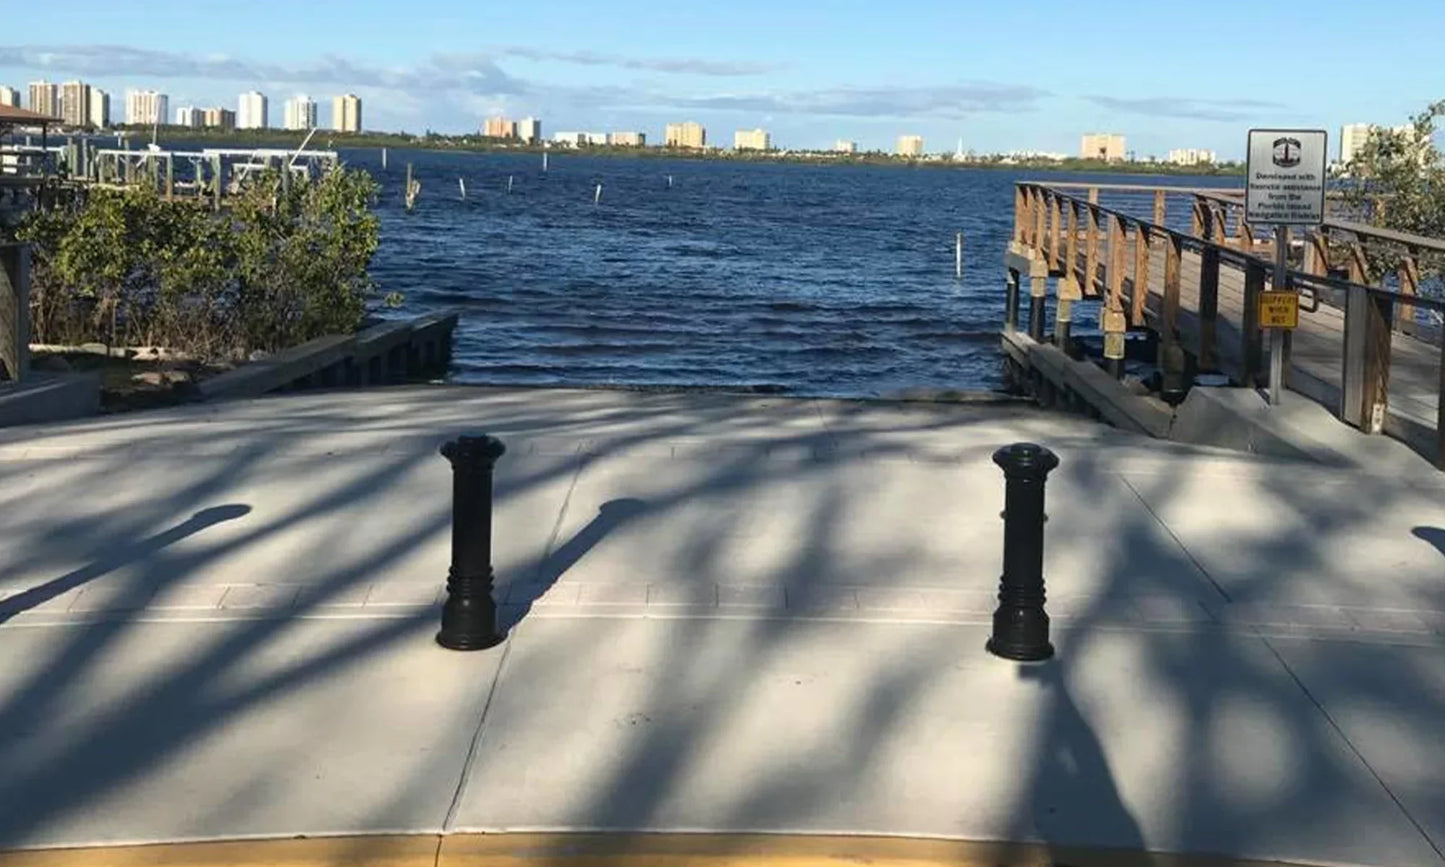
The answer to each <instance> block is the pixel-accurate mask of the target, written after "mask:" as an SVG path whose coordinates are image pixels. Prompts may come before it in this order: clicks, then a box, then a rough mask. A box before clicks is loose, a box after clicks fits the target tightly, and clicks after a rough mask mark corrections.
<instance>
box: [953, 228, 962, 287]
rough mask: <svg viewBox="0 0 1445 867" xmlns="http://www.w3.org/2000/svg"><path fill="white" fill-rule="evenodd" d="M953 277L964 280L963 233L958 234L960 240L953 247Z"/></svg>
mask: <svg viewBox="0 0 1445 867" xmlns="http://www.w3.org/2000/svg"><path fill="white" fill-rule="evenodd" d="M953 276H955V277H957V278H958V279H960V280H962V279H963V233H962V232H959V233H958V238H957V240H956V241H955V243H954V245H953Z"/></svg>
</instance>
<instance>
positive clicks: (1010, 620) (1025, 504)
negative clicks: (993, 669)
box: [988, 443, 1059, 662]
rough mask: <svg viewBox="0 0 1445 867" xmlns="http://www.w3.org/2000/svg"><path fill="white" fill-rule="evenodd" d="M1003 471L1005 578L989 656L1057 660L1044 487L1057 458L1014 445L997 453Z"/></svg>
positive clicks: (1026, 445)
mask: <svg viewBox="0 0 1445 867" xmlns="http://www.w3.org/2000/svg"><path fill="white" fill-rule="evenodd" d="M993 461H994V463H996V464H998V465H999V467H1001V468H1002V469H1003V471H1004V482H1005V488H1004V515H1003V517H1004V531H1003V577H1002V578H1001V579H1000V580H999V590H998V601H999V606H998V609H997V610H996V611H995V612H994V615H993V636H992V637H991V638H990V639H989V642H988V649H989V652H991V653H993V654H995V655H997V656H1001V657H1004V658H1005V659H1015V660H1020V661H1025V662H1027V661H1037V660H1042V659H1048V658H1049V657H1051V656H1053V655H1054V648H1053V645H1051V644H1050V643H1049V617H1048V615H1047V614H1046V613H1044V598H1045V594H1044V483H1045V482H1046V481H1047V479H1048V475H1049V473H1050V472H1051V471H1052V470H1053V469H1054V468H1055V467H1057V466H1058V465H1059V459H1058V457H1057V456H1055V455H1054V453H1053V452H1051V451H1049V450H1048V449H1046V448H1044V447H1043V446H1038V445H1034V444H1033V443H1015V444H1014V445H1011V446H1005V447H1004V448H1001V449H999V450H998V451H996V452H994V455H993Z"/></svg>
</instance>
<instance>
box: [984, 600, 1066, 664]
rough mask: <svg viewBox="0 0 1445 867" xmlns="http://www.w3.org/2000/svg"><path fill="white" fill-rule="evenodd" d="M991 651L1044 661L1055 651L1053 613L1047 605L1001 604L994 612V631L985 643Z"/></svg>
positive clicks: (1015, 658) (1022, 658)
mask: <svg viewBox="0 0 1445 867" xmlns="http://www.w3.org/2000/svg"><path fill="white" fill-rule="evenodd" d="M984 647H985V648H986V649H987V650H988V652H989V653H992V654H993V655H994V656H997V657H1000V658H1002V659H1012V660H1014V661H1015V662H1041V661H1043V660H1045V659H1050V658H1052V657H1053V655H1054V646H1053V644H1051V643H1049V616H1048V615H1047V614H1045V613H1044V610H1043V606H1042V605H1039V606H1038V607H1032V606H1031V607H1022V608H1020V607H1012V606H1010V607H1006V608H1000V609H999V610H998V611H995V612H994V615H993V635H992V636H990V637H989V639H988V643H987V644H986V645H984Z"/></svg>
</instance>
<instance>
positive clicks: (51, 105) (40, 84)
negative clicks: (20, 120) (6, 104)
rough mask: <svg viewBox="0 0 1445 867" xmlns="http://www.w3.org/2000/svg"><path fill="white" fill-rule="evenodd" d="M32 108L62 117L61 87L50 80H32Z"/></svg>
mask: <svg viewBox="0 0 1445 867" xmlns="http://www.w3.org/2000/svg"><path fill="white" fill-rule="evenodd" d="M30 110H31V111H36V112H39V113H41V114H43V115H45V116H46V117H60V89H59V88H57V87H56V86H55V85H53V84H51V83H50V82H48V81H32V82H30Z"/></svg>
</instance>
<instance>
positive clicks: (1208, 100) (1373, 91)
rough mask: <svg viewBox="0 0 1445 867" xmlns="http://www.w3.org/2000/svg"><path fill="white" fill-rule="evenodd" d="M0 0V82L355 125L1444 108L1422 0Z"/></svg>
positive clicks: (1163, 145) (1142, 120)
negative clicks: (81, 85) (72, 84)
mask: <svg viewBox="0 0 1445 867" xmlns="http://www.w3.org/2000/svg"><path fill="white" fill-rule="evenodd" d="M63 7H64V14H63V15H60V14H57V12H56V8H55V7H51V6H50V5H49V4H46V3H34V2H26V0H0V84H8V85H10V86H12V87H16V88H18V89H20V90H21V91H22V93H23V92H24V90H25V84H26V83H27V82H29V81H32V80H36V79H40V78H45V79H46V80H49V81H52V82H60V81H66V80H71V79H75V78H79V79H81V80H83V81H86V82H88V83H91V84H94V85H96V86H99V87H102V88H104V89H106V90H107V91H109V92H110V93H111V94H112V111H113V112H114V111H116V110H117V109H120V110H121V111H123V96H121V94H123V93H124V91H125V90H126V89H128V88H139V89H155V90H160V91H162V92H164V93H168V94H169V95H170V100H171V108H172V113H174V110H175V108H177V107H179V106H182V105H201V106H206V105H225V106H228V107H231V108H233V109H234V108H235V107H236V102H237V96H238V94H240V93H242V92H244V91H248V90H252V89H259V90H261V91H262V92H264V93H266V94H267V95H268V96H269V97H270V100H271V106H270V114H271V121H272V123H273V124H279V122H280V120H281V114H282V103H283V102H284V100H285V99H286V98H288V97H290V96H291V95H294V94H296V93H307V94H309V95H310V96H312V98H314V99H316V100H317V101H318V102H319V103H320V104H321V118H320V119H321V122H322V123H323V124H325V123H327V122H328V120H329V118H328V115H329V114H330V97H331V96H333V95H335V94H339V93H344V92H348V91H349V92H354V93H357V94H359V95H360V96H361V97H362V98H363V100H364V106H365V122H366V123H365V125H366V127H367V128H368V129H377V130H406V131H410V132H421V131H423V130H427V129H431V130H436V131H439V132H446V133H463V132H471V131H475V130H476V129H477V128H478V127H479V125H480V124H481V121H482V119H483V118H484V117H486V116H488V115H491V114H505V115H507V116H510V117H523V116H529V115H530V116H536V117H540V118H541V119H542V121H543V131H544V133H545V134H547V135H548V136H549V137H550V135H551V134H552V133H553V132H555V131H558V130H581V131H606V130H634V129H635V130H641V131H643V132H646V133H647V134H648V138H649V141H657V140H659V139H660V138H661V133H662V127H663V125H664V124H666V123H668V122H672V121H683V120H697V121H700V122H702V123H703V124H704V125H706V126H707V128H708V134H709V142H710V143H722V144H731V142H732V132H733V131H734V130H738V129H751V128H754V127H762V128H764V129H767V130H769V131H770V132H771V133H772V134H773V141H774V144H775V145H776V146H778V147H787V148H827V147H831V146H832V145H833V143H834V141H835V140H837V139H840V138H841V139H848V140H853V141H857V142H858V144H859V145H860V147H862V148H864V149H874V148H878V149H885V150H891V149H892V148H893V146H894V143H895V141H896V139H897V137H898V136H899V135H902V134H919V135H922V136H924V138H925V142H926V147H927V150H929V151H949V152H951V151H953V150H954V149H955V148H956V147H957V145H958V143H959V140H960V139H962V143H963V147H964V148H965V149H967V150H975V151H980V152H1001V151H1004V152H1006V151H1014V150H1035V151H1045V152H1059V153H1069V154H1074V153H1077V151H1078V148H1079V137H1080V135H1081V134H1082V133H1085V132H1094V131H1098V132H1103V131H1107V132H1117V133H1122V134H1124V135H1125V136H1126V137H1127V146H1128V149H1129V150H1131V151H1133V152H1134V153H1135V154H1136V155H1137V156H1139V157H1141V158H1142V157H1145V156H1148V155H1151V154H1154V155H1158V156H1161V157H1162V156H1164V155H1165V153H1166V152H1167V151H1168V150H1170V149H1172V148H1185V147H1198V148H1208V149H1212V150H1215V151H1217V152H1218V153H1219V154H1220V156H1221V157H1222V158H1225V159H1230V158H1239V157H1242V155H1243V152H1244V143H1245V140H1246V133H1247V131H1248V129H1249V128H1250V127H1252V126H1266V127H1270V126H1278V127H1320V128H1324V129H1327V130H1329V132H1330V139H1331V150H1332V151H1333V150H1334V149H1335V147H1336V145H1335V141H1336V139H1337V137H1338V135H1339V128H1340V126H1341V124H1344V123H1354V122H1367V123H1382V124H1392V125H1393V124H1397V123H1401V122H1404V120H1406V119H1407V118H1408V117H1409V116H1410V115H1411V114H1414V113H1417V112H1419V111H1420V110H1421V109H1423V108H1424V107H1425V106H1426V105H1427V104H1429V103H1430V102H1432V101H1434V100H1437V99H1445V63H1441V62H1439V59H1438V57H1439V42H1440V38H1441V34H1442V33H1445V3H1442V2H1440V0H1371V2H1369V3H1345V2H1336V0H1326V2H1322V3H1304V2H1298V3H1292V2H1265V0H1248V2H1246V0H1208V2H1200V3H1182V4H1141V3H1139V2H1138V0H1131V2H1116V0H1091V2H1078V0H1004V2H999V0H991V2H987V3H983V2H977V0H907V2H903V3H896V2H886V0H866V2H864V0H792V2H787V0H708V2H697V0H545V2H537V0H534V2H525V0H524V2H517V0H513V2H508V3H500V2H497V0H425V2H410V3H408V2H398V0H344V2H343V0H289V2H274V0H248V2H245V3H235V2H215V0H147V2H146V3H145V4H143V6H140V7H138V6H136V5H135V4H131V3H118V2H115V0H105V2H95V0H67V2H66V3H64V4H63Z"/></svg>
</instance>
